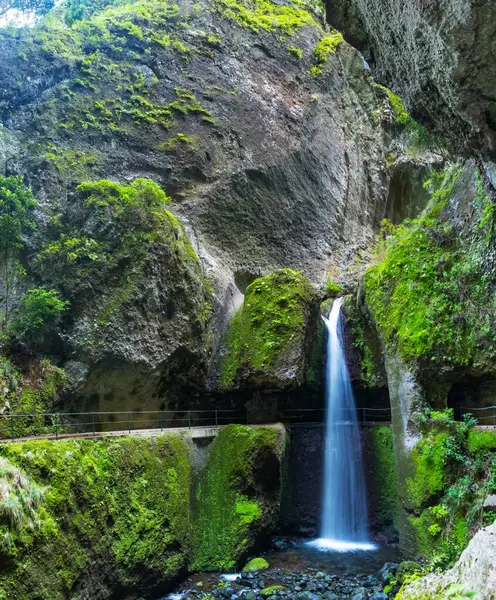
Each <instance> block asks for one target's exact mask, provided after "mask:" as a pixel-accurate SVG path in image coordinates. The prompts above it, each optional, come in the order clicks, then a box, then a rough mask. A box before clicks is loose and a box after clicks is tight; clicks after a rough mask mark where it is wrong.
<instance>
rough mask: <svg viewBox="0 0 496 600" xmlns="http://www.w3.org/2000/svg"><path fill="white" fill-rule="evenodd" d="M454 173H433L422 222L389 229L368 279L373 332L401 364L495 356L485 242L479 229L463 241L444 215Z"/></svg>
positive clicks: (453, 170) (467, 361) (455, 177)
mask: <svg viewBox="0 0 496 600" xmlns="http://www.w3.org/2000/svg"><path fill="white" fill-rule="evenodd" d="M459 175H460V171H459V169H458V168H456V167H451V168H450V169H448V170H447V171H446V172H442V173H440V174H438V175H433V177H432V178H431V180H430V181H429V182H428V183H427V186H428V187H429V189H430V190H431V192H432V200H431V203H430V204H429V206H428V208H427V209H426V211H425V212H424V213H423V214H422V216H420V217H419V218H418V219H415V220H413V221H411V222H405V223H404V224H402V225H399V226H397V227H394V226H392V225H391V224H389V223H386V225H385V226H384V229H383V237H384V240H385V241H384V242H381V243H380V244H379V246H378V249H377V250H378V255H379V257H380V258H381V260H380V262H379V263H378V264H377V266H375V267H373V268H372V269H370V270H369V271H367V273H366V275H365V291H366V299H367V303H368V305H369V307H370V309H371V312H372V316H373V318H374V321H375V323H376V325H377V328H378V330H379V332H380V334H381V336H382V338H383V340H384V342H386V343H387V344H388V345H390V346H392V347H396V348H397V350H398V352H399V353H400V354H401V355H402V356H403V357H404V358H405V359H411V358H420V357H423V358H431V357H432V360H435V358H436V357H437V358H439V359H441V360H443V361H445V362H447V363H453V364H470V363H471V362H473V361H477V360H483V359H484V358H487V359H488V360H490V359H491V356H493V355H494V348H495V344H494V341H495V331H496V328H495V313H494V310H493V308H492V307H493V302H492V288H491V286H492V283H491V282H492V281H493V278H494V273H492V272H491V271H490V270H489V271H488V267H487V265H486V261H485V255H486V243H485V236H484V234H483V231H482V230H481V232H480V233H478V232H477V229H476V230H475V232H474V235H473V236H472V237H471V238H470V240H466V241H464V242H463V243H461V241H460V239H459V237H458V236H457V235H455V234H454V233H453V229H452V227H451V225H450V224H449V222H448V221H447V220H446V219H445V218H444V217H443V214H444V212H443V211H444V210H445V209H446V207H447V205H448V202H449V200H450V198H451V196H452V193H453V189H454V186H455V184H456V182H457V180H458V178H459ZM486 202H488V201H487V200H484V199H482V200H481V203H486ZM481 208H482V210H484V208H483V207H482V206H481V207H478V209H479V210H481ZM484 214H485V213H484ZM484 228H485V229H487V225H485V226H484Z"/></svg>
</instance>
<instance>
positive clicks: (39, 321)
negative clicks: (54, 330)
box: [9, 287, 70, 339]
mask: <svg viewBox="0 0 496 600" xmlns="http://www.w3.org/2000/svg"><path fill="white" fill-rule="evenodd" d="M69 304H70V303H69V302H67V301H64V300H61V298H60V297H59V294H58V293H57V291H56V290H48V289H46V288H44V287H39V288H34V289H32V290H29V291H28V293H27V294H26V295H25V296H24V297H23V298H22V300H21V306H20V307H19V309H18V310H17V311H16V313H15V315H14V318H13V319H12V323H11V325H10V327H9V330H10V331H12V332H13V333H15V334H16V335H24V336H27V337H33V338H35V339H39V338H40V336H41V335H42V333H43V332H44V331H45V328H46V327H47V326H53V324H54V322H55V321H56V319H58V317H60V315H61V314H62V313H63V312H64V311H65V310H66V308H67V307H68V306H69Z"/></svg>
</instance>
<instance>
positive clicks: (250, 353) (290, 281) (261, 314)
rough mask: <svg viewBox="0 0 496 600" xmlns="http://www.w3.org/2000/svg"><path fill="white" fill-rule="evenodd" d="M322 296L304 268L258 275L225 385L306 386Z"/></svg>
mask: <svg viewBox="0 0 496 600" xmlns="http://www.w3.org/2000/svg"><path fill="white" fill-rule="evenodd" d="M318 306H319V302H318V295H317V293H316V290H315V288H314V287H313V286H312V284H311V283H310V282H309V281H308V280H307V279H306V278H305V277H304V276H303V275H302V274H301V273H299V272H297V271H292V270H291V269H281V270H280V271H275V272H274V273H273V274H272V275H267V276H266V277H261V278H259V279H256V280H255V281H254V282H253V283H252V284H251V285H249V286H248V288H247V289H246V294H245V300H244V303H243V306H242V307H241V309H240V310H239V311H238V312H237V313H236V314H235V315H234V316H233V318H232V320H231V324H230V326H229V332H228V335H227V349H226V355H225V357H224V358H223V359H222V363H221V384H222V385H223V386H224V387H226V388H229V387H231V388H232V387H234V388H236V387H248V388H251V389H257V388H258V389H274V388H276V389H277V388H279V389H284V388H287V387H295V386H298V385H302V384H303V383H304V381H305V373H306V369H307V367H308V362H309V355H310V352H311V349H312V345H313V341H314V337H315V334H316V321H317V310H318Z"/></svg>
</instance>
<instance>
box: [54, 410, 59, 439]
mask: <svg viewBox="0 0 496 600" xmlns="http://www.w3.org/2000/svg"><path fill="white" fill-rule="evenodd" d="M55 439H56V440H58V439H59V420H58V415H55Z"/></svg>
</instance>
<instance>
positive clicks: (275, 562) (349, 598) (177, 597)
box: [168, 540, 398, 600]
mask: <svg viewBox="0 0 496 600" xmlns="http://www.w3.org/2000/svg"><path fill="white" fill-rule="evenodd" d="M274 546H275V548H280V549H281V550H279V551H274V552H270V553H268V554H267V555H266V559H267V560H268V562H269V564H270V568H269V569H267V570H265V571H259V572H256V573H234V574H224V575H219V574H213V573H209V574H196V575H193V576H191V577H189V578H188V579H187V580H185V581H184V582H183V584H182V585H181V586H179V588H178V590H177V592H176V594H174V595H170V596H169V597H168V598H169V599H170V600H203V599H205V600H212V598H216V599H219V600H266V599H267V598H274V599H277V598H281V599H282V598H284V599H291V600H293V599H294V600H389V599H391V598H394V596H395V594H396V592H397V591H398V588H397V587H396V586H395V585H394V583H395V573H396V570H397V568H398V564H397V562H394V561H393V560H391V559H392V558H395V559H396V558H397V550H396V549H395V548H391V547H384V548H378V549H377V550H376V551H374V552H347V553H338V552H318V551H316V550H313V549H311V548H309V547H308V546H306V545H305V544H304V543H303V542H298V541H296V542H295V541H291V540H289V541H288V540H276V541H275V543H274ZM310 565H313V566H310Z"/></svg>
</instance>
